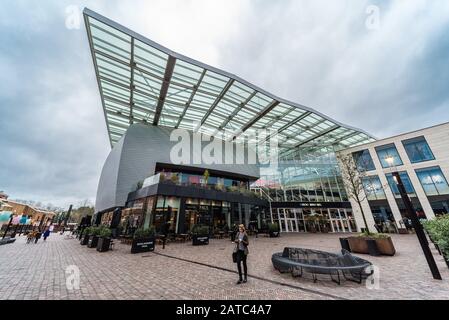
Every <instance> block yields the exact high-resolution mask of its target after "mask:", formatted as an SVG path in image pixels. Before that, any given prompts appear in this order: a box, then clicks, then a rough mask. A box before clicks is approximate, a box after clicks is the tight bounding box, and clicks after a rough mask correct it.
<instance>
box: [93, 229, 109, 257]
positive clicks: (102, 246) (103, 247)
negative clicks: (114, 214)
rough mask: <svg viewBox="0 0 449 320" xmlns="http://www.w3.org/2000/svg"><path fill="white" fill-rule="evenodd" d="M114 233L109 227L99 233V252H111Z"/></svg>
mask: <svg viewBox="0 0 449 320" xmlns="http://www.w3.org/2000/svg"><path fill="white" fill-rule="evenodd" d="M111 235H112V231H111V229H109V228H108V227H101V228H100V230H99V232H98V243H97V251H99V252H105V251H108V250H109V246H110V245H111Z"/></svg>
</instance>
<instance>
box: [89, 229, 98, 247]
mask: <svg viewBox="0 0 449 320" xmlns="http://www.w3.org/2000/svg"><path fill="white" fill-rule="evenodd" d="M99 232H100V228H99V227H90V229H89V241H88V242H87V247H89V248H96V247H97V244H98V233H99Z"/></svg>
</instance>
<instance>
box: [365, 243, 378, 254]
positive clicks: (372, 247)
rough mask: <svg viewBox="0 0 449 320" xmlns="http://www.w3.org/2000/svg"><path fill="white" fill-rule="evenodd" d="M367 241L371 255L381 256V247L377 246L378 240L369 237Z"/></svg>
mask: <svg viewBox="0 0 449 320" xmlns="http://www.w3.org/2000/svg"><path fill="white" fill-rule="evenodd" d="M366 243H367V245H368V253H369V255H370V256H375V257H377V256H380V251H379V248H378V247H377V243H376V240H374V239H367V240H366Z"/></svg>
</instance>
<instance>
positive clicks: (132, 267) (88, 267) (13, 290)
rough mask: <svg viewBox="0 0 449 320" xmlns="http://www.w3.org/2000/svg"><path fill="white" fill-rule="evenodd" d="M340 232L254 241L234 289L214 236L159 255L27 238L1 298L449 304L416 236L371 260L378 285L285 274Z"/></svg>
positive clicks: (10, 262) (13, 250)
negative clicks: (74, 275) (291, 254)
mask: <svg viewBox="0 0 449 320" xmlns="http://www.w3.org/2000/svg"><path fill="white" fill-rule="evenodd" d="M338 237H339V235H336V234H283V235H282V237H280V238H274V239H273V238H265V237H259V238H255V237H250V241H251V243H250V255H249V257H248V267H249V274H250V277H249V279H248V283H247V284H242V285H239V286H236V285H235V281H236V280H237V274H236V271H235V269H236V267H235V264H233V263H232V260H231V253H232V250H233V244H232V243H231V242H230V241H229V240H218V239H212V240H211V241H210V244H209V245H208V246H200V247H193V246H192V245H191V243H170V244H168V245H167V246H166V248H165V249H162V247H161V246H159V245H158V246H156V251H155V252H154V253H142V254H134V255H132V254H131V253H130V246H127V245H122V244H116V246H115V248H114V250H113V251H109V252H104V253H100V252H97V251H96V250H95V249H93V248H87V247H86V246H81V245H80V244H79V242H78V241H77V240H75V239H65V236H61V235H59V234H52V235H51V236H50V237H49V238H48V240H47V242H44V241H42V239H41V240H39V242H38V243H37V244H26V243H25V238H24V237H23V236H22V237H19V238H18V240H17V241H16V242H15V243H13V244H9V245H3V246H0V299H282V300H284V299H389V300H390V299H449V270H448V269H447V267H446V265H445V263H444V261H443V260H442V258H441V256H438V255H437V254H436V253H435V259H436V260H437V263H438V266H439V268H440V271H441V273H442V276H443V281H436V280H433V279H432V277H431V274H430V271H429V270H428V267H427V264H426V261H425V258H424V256H423V255H422V253H421V252H420V248H419V244H418V241H417V239H416V236H414V235H394V236H393V241H394V244H395V246H396V249H397V251H398V252H397V254H396V256H394V257H370V256H363V255H361V256H363V257H364V258H365V259H367V260H370V261H371V262H373V264H375V265H376V266H378V267H379V269H380V288H379V289H368V288H366V287H365V286H364V285H363V284H362V285H358V284H356V283H353V282H349V281H346V282H343V283H342V285H341V286H338V285H337V284H335V283H333V282H331V281H330V280H329V278H328V277H320V278H319V280H318V282H317V283H313V281H311V280H310V279H309V278H293V277H291V275H289V274H280V273H278V272H277V271H276V270H274V269H273V267H272V265H271V254H272V253H273V252H279V251H282V249H283V248H284V247H285V246H296V247H304V248H313V249H318V250H324V251H330V252H337V251H338V250H339V248H340V244H339V241H338ZM71 265H75V266H76V267H77V268H79V270H80V286H79V289H77V288H75V289H70V288H68V287H67V286H66V268H67V267H68V266H71Z"/></svg>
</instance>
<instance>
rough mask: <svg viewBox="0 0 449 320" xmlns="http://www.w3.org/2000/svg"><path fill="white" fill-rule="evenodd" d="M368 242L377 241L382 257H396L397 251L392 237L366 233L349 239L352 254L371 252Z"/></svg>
mask: <svg viewBox="0 0 449 320" xmlns="http://www.w3.org/2000/svg"><path fill="white" fill-rule="evenodd" d="M368 240H375V242H376V245H377V248H378V250H379V253H380V254H381V255H387V256H394V255H395V253H396V249H395V247H394V245H393V241H392V240H391V237H390V236H389V235H388V234H383V233H368V232H364V233H361V234H359V235H358V236H353V237H348V242H349V247H350V248H351V252H354V253H365V254H368V253H369V252H370V250H369V247H368Z"/></svg>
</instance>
